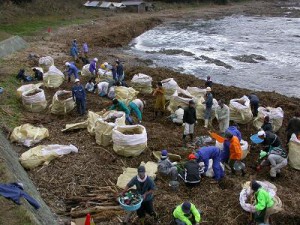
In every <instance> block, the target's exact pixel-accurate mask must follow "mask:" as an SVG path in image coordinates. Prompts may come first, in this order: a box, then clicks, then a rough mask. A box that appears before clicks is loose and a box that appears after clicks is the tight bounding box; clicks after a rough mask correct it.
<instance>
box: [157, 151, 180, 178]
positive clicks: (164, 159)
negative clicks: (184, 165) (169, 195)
mask: <svg viewBox="0 0 300 225" xmlns="http://www.w3.org/2000/svg"><path fill="white" fill-rule="evenodd" d="M176 165H177V163H176V162H171V161H170V160H169V157H168V151H167V150H162V151H161V156H160V160H159V161H158V172H159V173H161V174H164V175H168V176H171V180H172V181H176V180H177V176H178V171H177V167H176Z"/></svg>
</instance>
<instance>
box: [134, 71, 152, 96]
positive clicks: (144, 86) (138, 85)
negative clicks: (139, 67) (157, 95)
mask: <svg viewBox="0 0 300 225" xmlns="http://www.w3.org/2000/svg"><path fill="white" fill-rule="evenodd" d="M131 86H132V87H133V88H134V89H135V90H137V91H139V92H140V93H144V94H150V93H152V77H150V76H148V75H146V74H142V73H138V74H135V75H134V76H133V78H132V79H131Z"/></svg>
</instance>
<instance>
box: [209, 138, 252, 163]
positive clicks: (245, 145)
mask: <svg viewBox="0 0 300 225" xmlns="http://www.w3.org/2000/svg"><path fill="white" fill-rule="evenodd" d="M240 144H241V147H242V160H243V159H245V158H246V157H247V155H248V154H249V149H250V146H249V144H248V142H247V141H245V140H241V141H240ZM215 146H216V147H217V148H219V149H220V150H221V151H223V150H224V145H223V143H220V142H218V141H216V144H215Z"/></svg>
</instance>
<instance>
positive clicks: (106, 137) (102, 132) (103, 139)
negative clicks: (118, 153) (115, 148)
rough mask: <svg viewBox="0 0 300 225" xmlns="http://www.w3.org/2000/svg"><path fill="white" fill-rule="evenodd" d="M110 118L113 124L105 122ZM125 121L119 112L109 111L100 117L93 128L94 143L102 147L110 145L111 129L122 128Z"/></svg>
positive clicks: (123, 115)
mask: <svg viewBox="0 0 300 225" xmlns="http://www.w3.org/2000/svg"><path fill="white" fill-rule="evenodd" d="M112 118H115V122H107V121H108V120H110V119H112ZM125 120H126V116H125V113H124V112H120V111H115V110H111V111H108V112H105V113H104V114H102V115H100V118H98V119H97V121H96V126H95V138H96V143H97V144H99V145H102V146H108V145H109V144H111V143H112V130H113V128H114V127H115V126H124V125H125Z"/></svg>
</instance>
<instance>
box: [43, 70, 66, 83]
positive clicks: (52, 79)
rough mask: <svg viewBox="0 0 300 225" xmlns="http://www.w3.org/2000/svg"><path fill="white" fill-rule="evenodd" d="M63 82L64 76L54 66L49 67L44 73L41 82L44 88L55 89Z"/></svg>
mask: <svg viewBox="0 0 300 225" xmlns="http://www.w3.org/2000/svg"><path fill="white" fill-rule="evenodd" d="M64 80H65V76H64V74H63V73H62V72H61V71H60V70H59V69H57V68H56V67H55V66H50V67H49V70H48V72H46V73H44V76H43V82H44V85H45V86H46V87H50V88H57V87H59V86H60V85H61V84H62V83H63V82H64Z"/></svg>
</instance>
